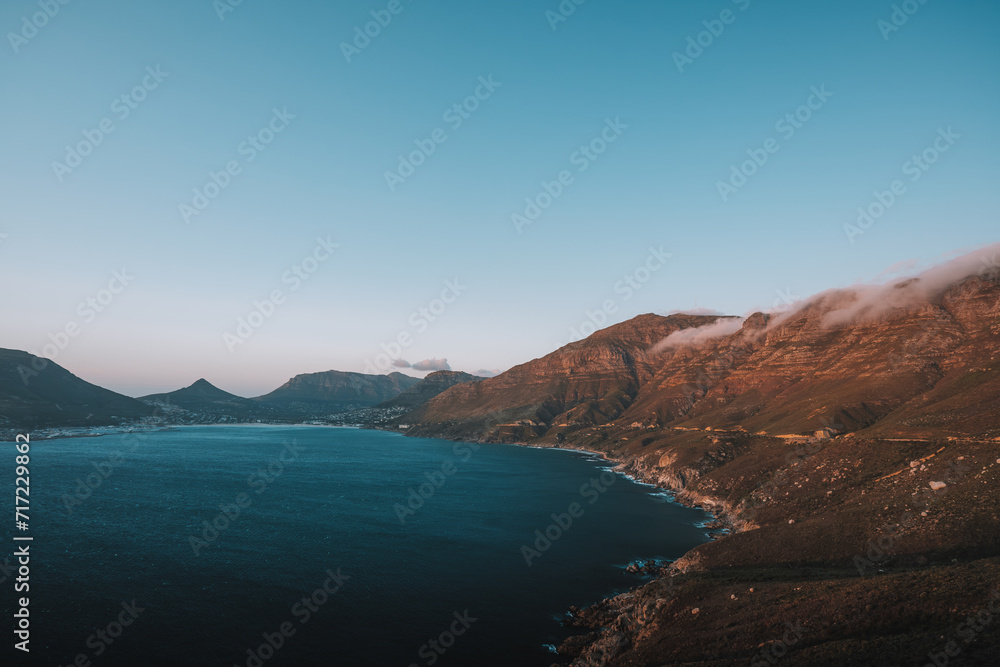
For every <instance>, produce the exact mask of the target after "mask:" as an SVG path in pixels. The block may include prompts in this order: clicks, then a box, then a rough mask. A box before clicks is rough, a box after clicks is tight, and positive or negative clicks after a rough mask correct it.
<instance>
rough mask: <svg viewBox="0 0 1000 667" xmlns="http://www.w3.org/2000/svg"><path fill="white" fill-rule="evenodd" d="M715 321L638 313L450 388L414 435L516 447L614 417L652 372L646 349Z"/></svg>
mask: <svg viewBox="0 0 1000 667" xmlns="http://www.w3.org/2000/svg"><path fill="white" fill-rule="evenodd" d="M716 319H717V318H716V317H703V316H694V315H672V316H670V317H661V316H658V315H641V316H639V317H636V318H634V319H632V320H630V321H628V322H625V323H623V324H619V325H617V326H614V327H609V328H607V329H604V330H602V331H598V332H597V333H595V334H593V335H591V336H590V337H589V338H587V339H585V340H582V341H577V342H575V343H570V344H569V345H567V346H565V347H563V348H560V349H559V350H556V351H555V352H553V353H551V354H549V355H546V356H544V357H542V358H541V359H535V360H533V361H529V362H527V363H525V364H521V365H519V366H515V367H514V368H512V369H510V370H509V371H507V372H506V373H502V374H501V375H498V376H497V377H494V378H489V379H486V380H483V381H482V382H477V383H475V384H465V385H460V386H457V387H453V388H451V389H449V390H447V391H445V392H443V393H442V394H439V395H438V396H437V397H435V398H434V399H432V400H431V401H429V402H428V404H427V405H426V407H425V409H424V410H423V414H422V417H421V423H420V424H419V425H418V426H417V427H416V429H415V430H414V431H413V434H414V435H444V436H446V437H476V438H478V437H483V438H485V439H490V440H499V441H505V440H506V441H516V440H521V439H524V438H531V437H538V436H540V435H543V434H544V433H545V432H546V431H548V430H549V429H550V428H551V427H552V426H554V425H557V424H590V423H606V422H609V421H611V420H613V419H616V418H618V417H620V416H621V415H622V414H623V413H624V412H625V411H626V410H627V409H628V407H629V405H631V403H632V401H633V400H634V399H635V397H636V395H637V394H638V393H639V389H640V388H641V387H642V386H643V385H644V384H645V383H646V382H648V381H649V379H650V378H651V377H652V376H653V375H654V374H655V372H656V358H655V356H654V355H652V354H651V353H650V352H649V350H650V348H652V347H653V346H654V345H655V344H656V343H658V342H659V341H661V340H662V339H663V338H665V337H667V336H668V335H670V334H671V333H674V332H676V331H679V330H681V329H685V328H691V327H697V326H704V325H708V324H712V323H713V322H714V321H715V320H716Z"/></svg>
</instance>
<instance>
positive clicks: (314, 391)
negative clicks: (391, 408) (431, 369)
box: [253, 371, 420, 416]
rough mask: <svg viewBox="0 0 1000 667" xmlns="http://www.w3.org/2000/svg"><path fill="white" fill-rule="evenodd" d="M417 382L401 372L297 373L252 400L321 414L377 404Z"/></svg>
mask: <svg viewBox="0 0 1000 667" xmlns="http://www.w3.org/2000/svg"><path fill="white" fill-rule="evenodd" d="M418 382H420V379H419V378H415V377H411V376H409V375H403V374H402V373H390V374H389V375H364V374H362V373H346V372H343V371H325V372H322V373H307V374H304V375H296V376H295V377H293V378H292V379H291V380H289V381H288V382H286V383H285V384H283V385H282V386H280V387H278V388H277V389H275V390H274V391H272V392H271V393H269V394H265V395H264V396H258V397H257V398H254V399H253V400H254V401H257V402H258V403H260V404H262V405H265V406H268V407H271V408H274V409H279V410H284V411H288V412H293V413H296V414H300V415H316V416H321V415H323V414H329V413H332V412H340V411H345V410H350V409H354V408H362V407H370V406H373V405H378V404H379V403H382V402H383V401H387V400H389V399H391V398H395V397H396V396H398V395H399V394H401V393H402V392H403V391H405V390H407V389H409V388H410V387H412V386H414V385H416V384H417V383H418Z"/></svg>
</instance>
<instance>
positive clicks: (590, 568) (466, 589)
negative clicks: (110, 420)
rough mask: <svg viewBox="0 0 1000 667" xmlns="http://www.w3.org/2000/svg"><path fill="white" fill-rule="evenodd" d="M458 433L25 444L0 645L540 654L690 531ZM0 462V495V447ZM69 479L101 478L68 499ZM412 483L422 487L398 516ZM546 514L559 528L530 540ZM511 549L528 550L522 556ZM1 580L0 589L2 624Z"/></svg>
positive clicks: (692, 526) (633, 493) (424, 656)
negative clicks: (572, 613) (26, 512)
mask: <svg viewBox="0 0 1000 667" xmlns="http://www.w3.org/2000/svg"><path fill="white" fill-rule="evenodd" d="M476 447H477V446H476V445H470V444H462V443H451V442H444V441H438V440H426V439H414V438H404V437H402V436H399V435H396V434H391V433H384V432H378V431H360V430H354V429H337V428H321V427H275V426H262V427H250V426H241V427H188V428H180V429H176V430H172V431H161V432H153V433H148V434H145V435H143V436H141V437H140V438H138V439H136V437H135V436H134V435H131V436H118V435H112V436H104V437H99V438H75V439H65V440H50V441H39V442H35V443H33V444H32V448H31V463H30V471H31V499H32V506H31V529H30V531H29V533H30V534H31V535H33V536H34V541H33V542H32V543H31V565H30V567H31V572H30V587H31V588H30V593H28V594H27V595H29V596H30V601H31V605H30V611H31V621H32V625H31V630H32V634H31V638H32V639H31V644H30V646H31V654H30V656H24V655H23V654H21V653H19V652H16V651H12V650H10V647H11V646H12V645H13V643H14V638H13V634H12V633H11V632H10V631H9V630H7V631H6V632H5V636H6V637H7V638H8V642H7V646H5V647H4V653H5V654H7V655H13V656H14V657H16V658H18V662H17V663H16V664H27V665H69V664H74V661H75V660H76V661H79V662H78V663H75V664H81V665H86V664H87V662H85V661H89V663H90V664H93V665H133V666H136V667H138V666H145V665H218V666H220V667H230V666H233V665H240V666H246V665H249V666H250V667H253V666H255V665H256V666H260V665H267V666H268V667H270V666H274V665H294V666H299V667H308V666H311V665H400V666H402V667H406V666H408V665H413V664H416V665H430V664H436V665H442V666H448V665H486V666H489V665H548V664H550V663H551V662H552V661H553V659H554V658H555V656H553V655H552V654H551V653H549V652H548V651H547V650H546V648H545V647H544V645H545V644H557V643H559V641H560V640H561V639H562V638H563V637H564V633H563V631H562V629H561V626H560V624H559V622H558V618H559V617H560V616H561V615H562V614H563V613H564V612H565V610H566V609H567V608H568V607H569V606H570V605H586V604H589V603H592V602H595V601H596V600H598V599H599V598H601V597H605V596H607V595H609V594H612V593H614V592H616V591H621V590H624V589H626V588H629V587H632V586H634V585H637V584H638V583H640V580H639V579H637V578H635V577H634V576H633V575H629V574H627V573H626V572H625V571H624V566H625V565H626V564H627V563H629V562H630V561H632V560H634V559H640V558H642V559H644V558H664V559H670V558H676V557H678V556H680V555H681V554H683V553H684V552H685V551H687V550H688V549H689V548H691V547H693V546H695V545H696V544H699V543H701V542H703V541H705V539H706V536H705V531H704V529H702V528H699V527H697V525H696V524H698V523H700V522H702V521H704V519H705V515H704V514H703V513H702V512H699V511H696V510H692V509H688V508H685V507H681V506H679V505H676V504H673V503H670V502H667V500H666V499H665V498H664V497H663V496H662V494H656V493H655V492H654V491H655V490H653V489H650V488H649V487H646V486H643V485H639V484H636V483H633V482H631V481H630V480H628V479H626V478H624V477H622V476H619V475H612V474H610V473H609V472H608V471H607V470H606V468H607V466H606V464H604V463H602V462H599V461H595V460H594V459H593V458H588V457H586V456H583V455H581V454H578V453H572V452H564V451H553V450H536V449H528V448H523V447H515V446H503V445H483V446H480V447H479V448H478V449H476ZM116 455H117V457H116ZM3 459H4V461H5V462H6V464H9V465H6V464H5V466H4V467H5V468H6V469H8V471H7V472H4V473H3V479H4V480H5V481H4V484H5V485H6V486H7V487H8V488H9V489H12V487H13V484H12V483H10V482H12V480H13V476H14V474H13V473H14V465H15V464H14V451H13V445H11V446H10V447H9V449H8V451H7V454H6V455H5V456H4V457H3ZM95 464H96V467H95ZM268 468H270V469H269V470H268ZM428 474H429V475H430V476H431V478H430V479H429V478H428V477H427V475H428ZM602 474H603V481H602ZM88 476H90V479H89V482H90V485H91V486H95V485H97V480H98V477H100V478H101V481H100V485H99V486H97V488H96V489H95V490H93V491H91V492H90V495H89V496H88V495H87V491H88V490H89V489H88V488H87V486H86V483H87V481H88V480H87V477H88ZM80 481H82V482H83V484H84V486H79V482H80ZM422 484H427V486H424V488H423V489H422V491H423V492H424V495H425V496H429V497H428V498H426V499H422V500H423V505H422V506H419V507H418V509H416V510H415V511H414V512H413V513H412V514H411V513H410V512H404V511H403V510H402V508H403V507H406V506H407V501H408V497H409V496H410V490H411V489H413V490H415V491H419V490H420V486H421V485H422ZM431 489H433V494H432V495H431V493H430V492H431ZM74 494H76V495H74ZM241 494H242V495H241ZM12 495H13V491H12V490H11V491H10V493H9V494H8V495H7V497H8V498H11V497H12ZM82 496H86V497H82ZM411 503H412V506H414V507H416V506H418V505H419V502H418V501H417V500H415V499H413V500H411ZM574 503H575V504H576V505H574ZM397 504H398V505H399V507H398V508H395V509H394V506H396V505H397ZM240 505H242V507H240ZM236 509H239V514H238V515H237V514H236ZM571 511H572V513H573V514H576V515H577V516H576V517H575V518H573V517H571V516H569V514H570V512H571ZM220 514H221V515H222V516H221V517H220ZM226 514H228V515H229V517H232V518H226V516H225V515H226ZM552 514H556V515H561V516H559V519H560V521H561V522H562V523H563V525H564V526H567V525H568V519H572V524H571V525H568V527H565V529H563V528H558V527H552V528H549V533H550V537H556V539H554V540H552V541H551V543H550V545H547V544H546V543H545V542H540V543H539V544H538V545H534V543H535V541H536V537H537V536H536V535H535V531H536V530H542V531H545V529H546V528H547V527H549V526H550V524H553V523H554V520H553V518H552ZM11 515H13V512H11ZM400 516H402V518H403V519H404V520H405V523H404V522H401V520H400ZM205 521H208V522H212V521H215V523H216V526H215V528H214V529H210V530H206V527H205V524H204V523H203V522H205ZM10 523H11V526H10V528H8V529H7V530H6V531H5V532H6V533H7V534H8V536H9V535H10V534H11V533H12V532H14V531H13V525H12V524H13V516H11V517H10ZM560 532H561V534H559V533H560ZM192 538H195V539H196V541H192ZM8 539H9V538H8ZM197 540H201V541H197ZM8 544H13V542H8ZM525 545H527V546H530V547H531V548H534V546H538V547H541V548H543V549H544V550H539V551H537V553H536V554H535V555H531V554H529V556H531V560H532V563H531V565H530V566H529V565H528V564H527V563H526V558H525V554H524V553H523V552H522V546H525ZM546 547H547V548H546ZM11 551H13V549H10V550H9V551H7V553H10V552H11ZM196 552H197V553H196ZM14 576H16V575H14V574H12V575H10V576H7V578H6V581H4V582H3V583H2V584H0V590H2V591H3V592H2V594H0V599H2V601H3V609H4V616H5V618H7V619H11V616H10V614H12V613H13V611H14V603H13V600H14V597H15V594H14V592H13V590H12V589H13V577H14ZM0 577H2V573H0ZM324 584H325V589H324ZM328 591H329V592H328ZM22 594H23V593H22ZM22 594H18V595H22ZM304 597H305V598H306V602H305V603H303V598H304ZM133 600H134V601H135V605H134V606H132V602H133ZM123 603H125V605H124V606H123ZM7 623H8V625H10V626H11V629H13V627H12V626H13V623H12V622H11V621H10V620H8V621H7ZM119 624H122V625H119ZM282 628H284V630H285V633H284V635H283V634H282ZM267 637H270V639H271V645H277V646H279V648H278V649H277V650H273V649H272V647H271V646H270V645H268V644H267ZM431 640H434V642H435V643H434V644H431V643H430V642H431ZM262 644H263V645H264V648H263V650H261V649H260V647H261V645H262ZM445 645H447V646H445ZM248 651H250V653H248ZM81 655H82V656H83V657H82V658H81V657H78V656H81ZM26 657H27V659H26V660H25V659H24V658H26Z"/></svg>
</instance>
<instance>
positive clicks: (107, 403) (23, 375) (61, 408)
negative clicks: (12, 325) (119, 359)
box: [0, 349, 153, 429]
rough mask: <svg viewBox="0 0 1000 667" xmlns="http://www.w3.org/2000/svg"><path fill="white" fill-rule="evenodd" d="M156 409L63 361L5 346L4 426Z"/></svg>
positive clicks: (99, 420)
mask: <svg viewBox="0 0 1000 667" xmlns="http://www.w3.org/2000/svg"><path fill="white" fill-rule="evenodd" d="M152 414H153V408H151V407H150V406H148V405H146V404H144V403H142V402H140V401H137V400H135V399H134V398H129V397H128V396H123V395H121V394H116V393H115V392H113V391H109V390H107V389H102V388H101V387H98V386H96V385H93V384H90V383H89V382H85V381H84V380H81V379H80V378H78V377H77V376H75V375H73V374H72V373H70V372H69V371H67V370H66V369H65V368H63V367H62V366H60V365H59V364H57V363H55V362H53V361H50V360H48V359H42V358H40V357H36V356H34V355H32V354H29V353H27V352H22V351H19V350H7V349H0V426H2V427H4V428H14V429H32V428H40V427H47V426H106V425H111V424H118V423H121V422H122V421H124V420H128V419H136V418H140V417H147V416H150V415H152Z"/></svg>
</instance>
